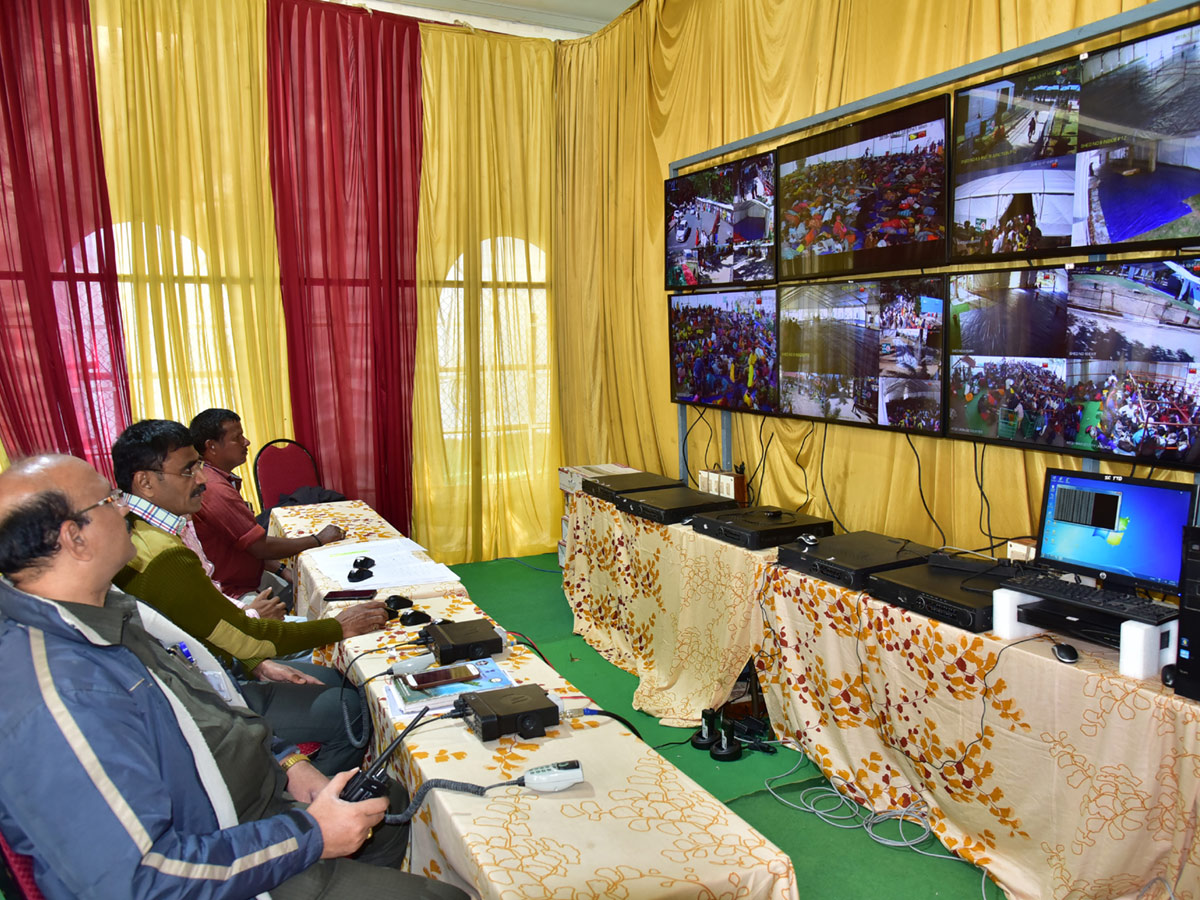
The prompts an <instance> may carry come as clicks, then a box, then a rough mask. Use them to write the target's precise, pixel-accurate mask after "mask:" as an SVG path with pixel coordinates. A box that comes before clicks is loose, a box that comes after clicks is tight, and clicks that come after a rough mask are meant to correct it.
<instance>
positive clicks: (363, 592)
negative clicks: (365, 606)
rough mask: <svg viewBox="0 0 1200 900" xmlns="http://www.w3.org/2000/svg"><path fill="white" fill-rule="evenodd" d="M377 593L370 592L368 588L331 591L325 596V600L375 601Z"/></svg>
mask: <svg viewBox="0 0 1200 900" xmlns="http://www.w3.org/2000/svg"><path fill="white" fill-rule="evenodd" d="M374 599H375V591H369V590H367V589H366V588H359V589H358V590H348V591H330V592H329V593H328V594H326V595H325V600H326V601H327V602H328V601H332V600H374Z"/></svg>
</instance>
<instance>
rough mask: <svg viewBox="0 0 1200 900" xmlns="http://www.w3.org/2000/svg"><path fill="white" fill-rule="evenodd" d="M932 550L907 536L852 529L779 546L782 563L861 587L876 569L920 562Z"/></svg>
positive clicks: (822, 578)
mask: <svg viewBox="0 0 1200 900" xmlns="http://www.w3.org/2000/svg"><path fill="white" fill-rule="evenodd" d="M932 552H933V548H932V547H926V546H925V545H924V544H918V543H916V542H915V541H907V540H905V539H904V538H894V537H888V536H887V535H886V534H876V533H875V532H873V531H852V532H850V533H849V534H835V535H833V536H832V537H822V538H813V537H806V538H801V539H800V540H798V541H793V542H792V543H790V544H783V545H782V546H781V547H780V548H779V564H780V565H781V566H787V567H788V568H789V569H795V570H796V571H797V572H803V573H804V574H805V575H812V576H813V577H815V578H820V579H821V580H822V581H830V582H833V583H834V584H839V585H841V586H842V587H848V588H853V589H855V590H861V589H863V588H865V587H866V586H867V579H868V578H869V577H870V576H871V575H872V574H873V573H875V572H884V571H887V570H888V569H899V568H901V567H903V566H915V565H919V564H920V563H923V562H925V560H926V559H928V558H929V554H930V553H932Z"/></svg>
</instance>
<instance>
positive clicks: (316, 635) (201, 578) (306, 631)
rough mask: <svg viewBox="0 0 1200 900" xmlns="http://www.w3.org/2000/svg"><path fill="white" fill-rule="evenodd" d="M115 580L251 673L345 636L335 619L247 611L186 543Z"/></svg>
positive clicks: (169, 548) (128, 570) (211, 648)
mask: <svg viewBox="0 0 1200 900" xmlns="http://www.w3.org/2000/svg"><path fill="white" fill-rule="evenodd" d="M114 583H115V584H116V585H117V587H119V588H120V589H121V590H123V591H125V592H126V593H127V594H133V595H134V596H136V597H140V598H141V599H142V600H144V601H146V602H147V603H149V604H150V605H151V606H154V607H155V608H157V609H158V610H159V612H161V613H162V614H163V615H165V616H167V618H169V619H170V620H171V621H173V622H174V623H175V624H176V625H178V626H179V627H180V628H182V629H184V630H185V631H187V632H189V633H190V634H194V635H195V636H196V637H198V638H200V639H201V640H202V641H204V644H205V646H207V647H208V649H209V650H211V651H212V652H213V653H215V654H216V655H217V656H218V657H220V658H221V659H222V660H223V661H224V662H225V663H226V664H227V665H228V664H229V663H230V661H231V660H232V659H237V660H240V661H241V663H242V665H243V666H245V669H246V672H247V673H249V672H253V671H254V669H255V668H256V667H257V666H258V664H259V663H260V662H262V661H263V660H264V659H271V658H272V657H275V656H287V655H289V654H292V653H299V652H300V651H301V650H311V649H312V648H314V647H321V646H324V645H325V644H333V643H336V642H338V641H340V640H341V639H342V626H341V623H340V622H338V621H337V620H335V619H317V620H315V621H311V622H279V621H277V620H275V619H256V618H251V617H250V616H247V615H246V614H245V613H244V612H243V611H242V610H241V609H240V608H239V607H238V605H237V604H236V603H234V602H233V601H232V600H230V599H229V598H228V597H226V596H225V595H224V594H222V593H221V592H220V591H218V590H217V588H216V585H214V584H213V583H212V580H211V579H210V578H209V577H208V575H206V574H205V572H204V568H203V567H202V566H201V565H200V558H199V557H198V556H196V554H195V553H193V552H192V551H191V550H189V549H188V548H187V547H184V546H182V545H180V546H174V547H168V548H166V549H164V550H162V551H161V552H159V553H157V554H156V555H155V556H154V558H153V559H151V560H150V561H149V562H146V563H145V564H144V566H143V568H142V570H141V571H138V570H137V569H136V568H134V567H133V566H126V567H125V568H124V569H122V570H121V571H120V572H118V573H117V577H116V578H115V579H114Z"/></svg>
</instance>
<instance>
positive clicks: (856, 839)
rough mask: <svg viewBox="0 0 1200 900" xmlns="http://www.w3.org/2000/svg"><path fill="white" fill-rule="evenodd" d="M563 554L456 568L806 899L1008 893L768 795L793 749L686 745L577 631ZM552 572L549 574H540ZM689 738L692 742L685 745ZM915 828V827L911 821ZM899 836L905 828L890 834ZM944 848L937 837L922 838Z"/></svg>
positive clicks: (799, 785) (972, 872)
mask: <svg viewBox="0 0 1200 900" xmlns="http://www.w3.org/2000/svg"><path fill="white" fill-rule="evenodd" d="M557 564H558V560H557V558H556V556H555V555H554V554H544V555H541V556H530V557H525V558H523V559H520V560H515V559H504V560H494V561H492V562H486V563H471V564H469V565H461V566H454V567H453V568H454V571H455V572H457V573H458V575H459V576H460V577H461V578H462V582H463V586H464V587H466V589H467V591H468V592H469V593H470V595H471V599H472V600H474V601H475V603H476V604H477V605H478V606H479V607H480V608H481V609H483V610H484V611H485V612H486V613H487V614H488V615H489V616H491V617H492V618H493V619H495V620H496V621H497V622H499V623H500V624H501V625H503V626H505V627H506V628H508V629H510V630H514V631H520V632H522V633H524V634H525V635H527V636H528V637H529V638H530V639H531V640H532V641H533V642H534V643H535V644H537V646H538V649H539V650H541V651H542V653H543V654H545V656H546V658H547V659H548V660H549V661H550V664H551V665H553V666H554V668H556V669H557V670H558V671H560V672H561V673H562V674H563V675H564V676H565V677H566V678H567V679H569V680H570V681H571V682H572V683H573V684H575V686H576V687H578V688H579V689H580V690H581V691H583V692H584V693H585V694H587V695H588V696H589V697H591V698H592V699H593V700H594V701H595V702H596V703H597V704H598V705H600V706H601V707H603V708H604V709H607V710H610V711H612V712H615V713H617V714H619V715H621V716H624V717H625V718H626V719H628V720H629V721H630V722H631V723H632V724H633V725H634V726H635V727H636V728H637V729H638V731H639V732H641V735H642V738H643V740H645V741H646V743H647V744H649V745H651V746H652V747H655V748H657V749H658V750H659V752H660V753H661V754H662V755H663V756H664V757H665V758H667V759H669V760H670V761H671V762H673V763H674V764H675V765H676V766H678V767H679V768H680V769H681V770H683V771H684V772H686V773H687V774H688V775H689V776H690V777H691V778H693V779H695V780H696V781H697V782H698V783H699V784H701V785H702V786H703V787H704V788H705V789H706V790H708V791H709V792H711V793H712V794H713V795H714V796H715V797H717V798H719V799H720V800H721V801H722V802H724V803H725V804H726V805H728V806H729V808H730V809H732V810H733V811H734V812H735V813H737V814H738V815H739V816H741V817H742V818H743V819H745V820H746V821H747V822H749V823H750V824H751V825H753V826H754V827H755V828H756V829H758V830H759V831H760V832H761V833H762V834H764V835H765V836H766V837H767V838H768V839H770V840H771V841H772V842H774V843H775V845H776V846H778V847H779V848H780V849H781V850H783V851H784V852H785V853H787V854H788V855H789V856H790V857H791V859H792V863H793V865H794V866H795V868H796V881H797V883H798V885H799V888H800V898H801V900H857V898H888V900H927V898H932V897H947V898H955V900H960V898H961V900H971V898H978V897H984V898H988V900H992V898H998V897H1001V896H1003V895H1002V894H1001V892H1000V890H999V889H998V888H997V887H996V886H995V885H994V884H992V883H991V882H990V881H988V882H987V884H986V885H983V884H982V875H981V872H980V870H978V869H976V868H975V867H973V866H971V865H968V864H966V863H964V862H962V861H960V860H957V859H932V858H929V857H927V856H922V855H921V854H920V853H918V852H917V851H915V850H912V849H906V848H893V847H886V846H884V845H882V844H878V843H875V842H874V841H872V840H871V838H870V837H868V835H867V834H866V833H865V832H864V831H862V830H861V829H853V830H851V829H841V828H837V827H835V826H833V825H829V824H826V823H825V822H822V821H821V820H820V819H818V818H817V817H816V816H814V815H812V814H811V813H807V812H802V811H800V810H797V809H793V808H791V807H789V806H787V805H785V804H784V803H782V802H780V801H779V800H777V799H776V798H775V797H773V796H771V794H770V793H768V792H767V790H766V787H765V785H764V781H765V780H766V779H767V778H770V777H772V776H778V775H783V774H784V773H785V772H787V771H788V770H790V769H791V768H792V767H793V766H795V765H796V763H797V761H798V760H799V757H798V755H797V754H796V753H795V751H792V750H788V749H786V748H784V749H781V750H780V751H779V752H778V753H775V754H765V753H758V752H752V753H748V754H746V755H744V756H743V757H742V758H741V759H739V760H737V761H736V762H731V763H718V762H715V761H714V760H713V759H712V758H711V757H709V755H708V754H707V753H705V752H703V751H700V750H696V749H694V748H692V747H691V745H690V744H688V743H686V741H687V740H688V738H690V737H691V734H692V732H691V731H690V730H685V729H679V728H666V727H664V726H662V725H660V724H658V720H657V719H655V718H653V717H651V716H648V715H646V714H644V713H641V712H638V711H636V710H634V709H633V708H632V706H631V705H630V704H631V701H632V698H633V692H634V689H635V688H636V686H637V679H636V678H634V676H632V675H630V674H628V673H626V672H623V671H621V670H620V669H618V668H616V667H615V666H613V665H610V664H609V663H608V662H606V661H605V660H604V659H603V658H602V657H601V656H600V655H599V654H598V653H596V651H594V650H593V649H592V648H591V647H589V646H588V645H587V643H586V642H584V640H583V639H582V638H580V637H578V636H576V635H575V634H574V633H573V632H572V630H571V626H572V619H571V611H570V609H569V608H568V606H567V601H566V598H565V597H564V596H563V592H562V579H561V576H560V573H559V571H558V568H557ZM539 569H540V570H546V571H539ZM677 742H684V743H677ZM823 784H825V780H824V778H823V777H822V776H821V773H820V771H819V770H818V769H817V767H816V766H814V765H813V764H812V763H811V762H810V761H808V760H804V761H803V763H802V765H800V767H799V768H797V769H796V771H795V772H793V773H792V774H791V775H789V776H788V777H787V778H786V779H783V780H782V781H781V782H775V788H776V790H777V792H778V793H780V794H781V795H783V796H784V797H785V798H789V799H791V798H795V796H796V795H797V794H799V793H800V792H801V791H803V790H805V789H806V788H809V787H812V786H814V785H823ZM908 828H909V833H912V829H913V828H914V826H908ZM885 835H886V836H888V837H892V838H895V837H898V836H899V835H898V832H895V831H892V832H891V833H886V832H885ZM921 849H922V850H924V851H926V852H928V853H937V854H945V853H946V850H945V848H943V847H942V846H941V845H940V844H939V843H937V842H936V841H934V840H929V841H927V842H926V843H925V844H923V845H921Z"/></svg>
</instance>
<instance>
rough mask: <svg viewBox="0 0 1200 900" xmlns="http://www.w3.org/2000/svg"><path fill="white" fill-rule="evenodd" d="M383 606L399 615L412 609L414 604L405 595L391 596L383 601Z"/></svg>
mask: <svg viewBox="0 0 1200 900" xmlns="http://www.w3.org/2000/svg"><path fill="white" fill-rule="evenodd" d="M383 605H384V606H386V607H387V608H388V609H390V610H391V611H392V612H394V613H398V612H400V610H402V609H412V605H413V602H412V600H410V599H409V598H408V597H405V596H404V595H403V594H389V595H388V597H387V599H385V600H384V601H383Z"/></svg>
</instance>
